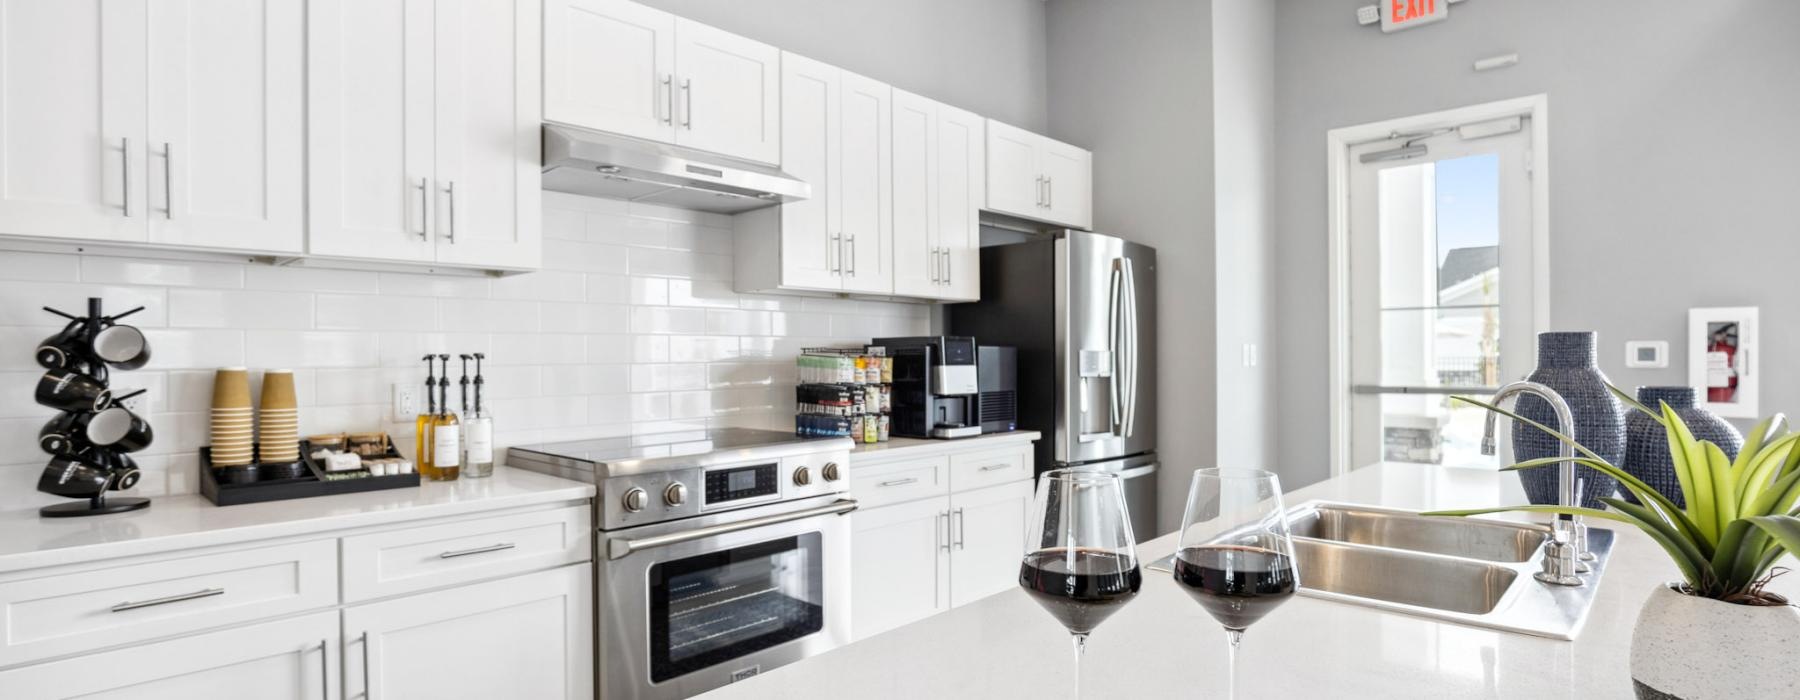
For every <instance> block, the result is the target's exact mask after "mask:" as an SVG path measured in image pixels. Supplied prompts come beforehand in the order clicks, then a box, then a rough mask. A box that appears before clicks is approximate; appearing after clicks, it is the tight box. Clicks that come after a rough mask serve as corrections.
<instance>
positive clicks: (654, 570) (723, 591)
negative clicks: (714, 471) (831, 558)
mask: <svg viewBox="0 0 1800 700" xmlns="http://www.w3.org/2000/svg"><path fill="white" fill-rule="evenodd" d="M820 554H821V552H820V549H819V533H817V532H809V533H806V534H803V535H799V536H796V537H787V538H783V539H779V540H772V541H769V542H759V543H757V544H752V545H746V546H743V547H738V548H736V549H732V550H729V551H724V552H714V553H710V554H702V555H700V556H696V557H689V558H687V559H680V560H676V561H671V562H664V563H661V564H656V565H653V566H651V567H650V680H651V681H652V682H656V683H661V682H663V681H666V680H669V679H672V678H676V677H679V676H682V675H685V674H687V673H690V672H692V671H696V670H699V669H702V668H705V667H707V666H711V665H713V664H717V663H723V662H725V661H729V660H732V659H736V658H739V657H742V656H745V655H748V654H751V653H754V652H756V651H760V650H762V649H767V648H769V647H772V646H775V645H778V644H781V643H783V642H787V641H790V640H794V639H799V638H801V637H804V636H806V635H809V634H812V633H814V632H818V631H819V630H820V629H822V628H824V626H825V609H824V607H823V606H822V604H823V603H824V588H823V581H824V569H823V567H822V566H821V561H820Z"/></svg>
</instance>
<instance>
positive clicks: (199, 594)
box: [112, 588, 225, 612]
mask: <svg viewBox="0 0 1800 700" xmlns="http://www.w3.org/2000/svg"><path fill="white" fill-rule="evenodd" d="M216 595H225V589H223V588H208V589H206V590H204V591H194V592H193V593H182V594H180V595H172V596H165V597H162V598H151V599H150V600H137V601H127V602H124V603H120V604H118V605H114V606H112V611H113V612H125V611H126V610H136V609H138V608H148V607H151V606H153V605H167V604H169V603H179V602H181V601H184V600H198V599H200V598H211V597H213V596H216Z"/></svg>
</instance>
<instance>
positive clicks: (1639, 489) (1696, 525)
mask: <svg viewBox="0 0 1800 700" xmlns="http://www.w3.org/2000/svg"><path fill="white" fill-rule="evenodd" d="M1613 393H1614V394H1616V395H1618V396H1619V398H1620V399H1621V400H1622V401H1624V402H1625V405H1627V406H1629V407H1631V408H1632V409H1633V410H1637V411H1642V412H1644V413H1645V414H1646V415H1648V416H1650V417H1652V418H1653V419H1655V420H1656V421H1657V422H1659V423H1661V424H1662V425H1663V427H1664V429H1665V430H1666V432H1667V434H1668V441H1669V452H1670V454H1671V455H1673V457H1674V460H1675V476H1676V480H1677V481H1679V482H1680V485H1681V492H1682V495H1683V496H1684V497H1685V498H1686V507H1685V508H1677V507H1676V506H1675V504H1674V503H1673V502H1672V501H1671V500H1670V499H1669V498H1668V497H1666V496H1664V495H1663V494H1661V493H1659V492H1657V491H1656V490H1655V489H1653V488H1651V487H1650V486H1649V485H1647V484H1645V483H1644V482H1643V481H1642V480H1640V479H1638V478H1637V477H1635V476H1632V475H1631V474H1629V473H1627V472H1626V471H1625V470H1623V469H1620V468H1619V467H1617V466H1615V465H1613V464H1612V463H1610V462H1607V461H1606V460H1604V459H1601V458H1600V457H1599V455H1596V454H1594V453H1593V452H1592V451H1590V450H1588V449H1587V448H1585V447H1582V446H1581V444H1580V443H1577V442H1575V440H1574V439H1572V438H1570V437H1569V436H1567V435H1564V434H1562V433H1560V432H1558V431H1555V430H1552V429H1550V428H1549V427H1548V426H1545V425H1543V424H1541V423H1538V422H1536V421H1532V420H1530V419H1527V418H1525V417H1523V416H1520V415H1518V414H1516V413H1513V412H1510V411H1507V410H1505V409H1502V408H1500V407H1498V406H1494V405H1491V404H1488V403H1483V402H1481V401H1475V400H1470V399H1462V398H1460V397H1459V398H1458V400H1462V401H1466V402H1468V403H1470V404H1474V405H1477V406H1480V407H1482V408H1485V409H1487V410H1489V411H1493V412H1495V413H1498V414H1500V415H1504V416H1507V417H1509V418H1512V419H1513V420H1515V421H1518V422H1519V423H1523V424H1526V425H1530V426H1533V427H1535V428H1537V429H1539V430H1542V431H1544V432H1545V433H1548V434H1550V435H1552V436H1554V437H1555V438H1556V439H1558V440H1561V441H1563V442H1565V443H1568V444H1569V445H1572V446H1574V448H1575V451H1576V453H1577V456H1576V458H1575V461H1576V462H1577V463H1578V464H1580V465H1581V466H1586V467H1592V468H1594V469H1597V470H1599V471H1601V472H1604V473H1605V474H1607V475H1608V476H1611V477H1613V478H1615V479H1618V480H1619V486H1620V487H1621V488H1623V489H1625V490H1626V491H1629V492H1630V493H1631V494H1632V495H1634V496H1636V497H1637V498H1638V500H1639V502H1640V503H1641V505H1638V504H1633V503H1630V502H1628V501H1625V500H1624V499H1620V498H1602V499H1600V500H1601V501H1602V502H1603V503H1605V504H1606V505H1607V506H1608V507H1607V508H1606V509H1605V510H1601V509H1596V508H1581V507H1564V506H1560V505H1530V506H1504V507H1500V508H1482V509H1475V510H1458V511H1440V512H1436V513H1431V515H1446V516H1468V515H1480V514H1486V513H1498V512H1505V511H1526V512H1535V513H1567V514H1573V515H1581V516H1584V517H1588V518H1598V519H1603V520H1613V521H1617V522H1621V523H1626V524H1629V525H1632V526H1634V527H1636V528H1638V529H1639V530H1641V531H1643V532H1644V534H1646V535H1649V536H1650V539H1652V540H1654V541H1655V542H1656V543H1657V545H1659V546H1661V547H1662V549H1663V551H1664V552H1667V553H1668V555H1669V558H1670V559H1671V560H1672V561H1674V563H1675V567H1676V568H1677V569H1678V570H1680V572H1681V580H1680V581H1674V582H1670V583H1667V584H1663V585H1659V586H1657V587H1656V589H1655V590H1653V591H1652V592H1651V595H1650V599H1649V600H1648V601H1647V602H1646V603H1645V604H1644V607H1643V610H1642V611H1640V612H1639V613H1638V620H1637V627H1636V628H1635V629H1634V630H1633V631H1632V637H1631V678H1632V683H1633V685H1634V686H1635V688H1636V692H1637V696H1638V697H1639V698H1685V699H1686V700H1699V699H1700V698H1715V697H1716V698H1760V697H1800V664H1795V663H1793V660H1792V658H1791V653H1792V652H1791V648H1792V646H1791V645H1792V643H1793V641H1794V640H1795V639H1800V610H1797V609H1796V608H1795V607H1794V606H1792V605H1789V604H1788V601H1787V599H1786V598H1783V597H1781V596H1779V595H1776V594H1774V593H1771V592H1768V591H1766V590H1764V587H1765V586H1766V585H1767V584H1768V583H1769V580H1770V579H1772V578H1773V577H1774V576H1775V575H1776V573H1777V571H1776V567H1775V564H1776V562H1777V561H1779V560H1780V559H1781V557H1783V556H1785V555H1786V554H1788V553H1789V552H1800V517H1797V516H1800V509H1797V508H1796V504H1797V503H1800V432H1790V431H1788V430H1787V429H1786V426H1785V424H1786V420H1785V418H1783V417H1781V416H1779V415H1777V416H1775V417H1772V418H1769V419H1768V420H1764V421H1763V422H1762V423H1760V424H1758V425H1757V426H1756V427H1755V428H1753V429H1752V430H1751V431H1750V434H1749V435H1747V436H1746V439H1745V442H1744V447H1743V449H1742V450H1740V451H1739V452H1738V456H1737V459H1735V460H1732V459H1728V458H1727V457H1726V456H1725V452H1724V450H1722V449H1720V448H1719V446H1718V445H1715V444H1713V443H1711V442H1707V441H1705V440H1697V439H1695V438H1694V435H1693V433H1692V432H1691V431H1689V429H1688V426H1687V424H1686V423H1684V422H1683V421H1682V419H1681V417H1680V416H1678V415H1676V413H1675V411H1674V409H1671V408H1670V407H1669V406H1668V404H1661V405H1660V406H1659V407H1658V408H1659V410H1652V409H1650V408H1648V407H1646V406H1644V405H1643V404H1640V403H1638V402H1637V401H1635V400H1633V399H1632V398H1631V397H1630V396H1629V395H1626V394H1625V393H1624V392H1622V391H1619V390H1618V389H1616V388H1615V389H1613ZM1560 461H1561V460H1560V459H1559V458H1556V457H1549V458H1544V459H1533V460H1527V461H1524V462H1520V463H1518V464H1514V465H1512V466H1509V467H1506V469H1507V470H1519V469H1540V468H1544V467H1549V466H1552V465H1555V464H1557V463H1558V462H1560ZM1724 669H1737V670H1736V671H1731V672H1727V671H1725V670H1724Z"/></svg>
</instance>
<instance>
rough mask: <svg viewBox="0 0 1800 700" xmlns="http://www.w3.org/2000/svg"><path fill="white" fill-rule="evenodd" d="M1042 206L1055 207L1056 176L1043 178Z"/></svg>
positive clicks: (1046, 207)
mask: <svg viewBox="0 0 1800 700" xmlns="http://www.w3.org/2000/svg"><path fill="white" fill-rule="evenodd" d="M1044 208H1045V209H1055V208H1056V178H1053V177H1046V178H1044Z"/></svg>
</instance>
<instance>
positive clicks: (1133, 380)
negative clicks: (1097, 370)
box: [1121, 258, 1138, 437]
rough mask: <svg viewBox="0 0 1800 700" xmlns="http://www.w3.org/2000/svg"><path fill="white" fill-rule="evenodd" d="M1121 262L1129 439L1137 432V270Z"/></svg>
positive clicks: (1125, 260) (1128, 260) (1126, 420)
mask: <svg viewBox="0 0 1800 700" xmlns="http://www.w3.org/2000/svg"><path fill="white" fill-rule="evenodd" d="M1121 260H1123V261H1124V263H1125V342H1126V344H1127V346H1128V347H1129V348H1130V351H1129V353H1128V354H1127V356H1126V359H1127V360H1128V361H1127V363H1126V365H1125V367H1126V369H1125V437H1131V436H1132V434H1134V433H1136V432H1137V408H1138V407H1137V397H1138V385H1137V380H1138V317H1137V270H1136V269H1135V268H1133V267H1132V266H1131V258H1121Z"/></svg>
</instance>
